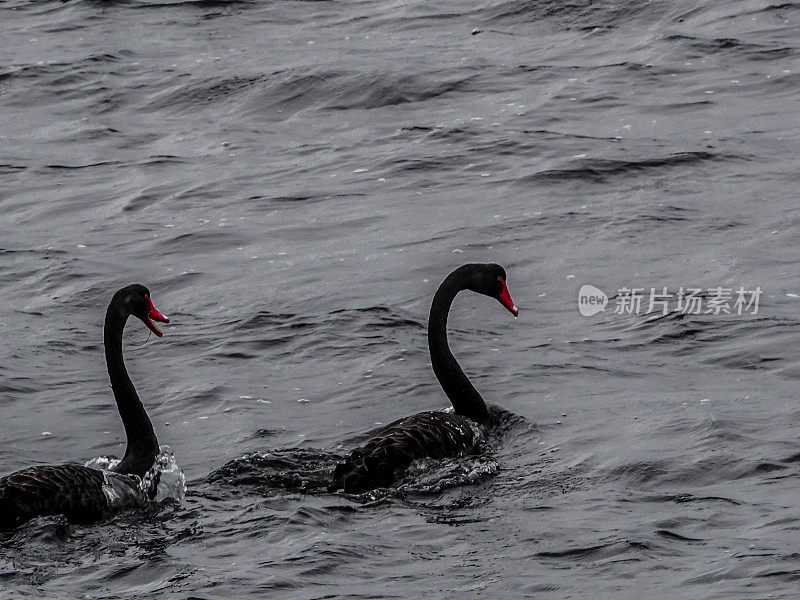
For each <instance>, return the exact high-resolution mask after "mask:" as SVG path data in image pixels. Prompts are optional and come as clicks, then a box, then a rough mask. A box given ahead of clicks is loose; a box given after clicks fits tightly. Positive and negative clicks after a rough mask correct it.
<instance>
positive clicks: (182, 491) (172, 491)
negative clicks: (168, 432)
mask: <svg viewBox="0 0 800 600" xmlns="http://www.w3.org/2000/svg"><path fill="white" fill-rule="evenodd" d="M119 463H120V460H119V459H118V458H114V457H110V456H99V457H97V458H93V459H91V460H89V461H87V462H86V463H85V466H87V467H91V468H92V469H98V470H100V471H103V493H104V494H105V495H106V498H108V503H109V505H110V506H111V507H113V508H115V509H124V508H133V507H140V506H144V505H145V504H147V503H148V502H155V503H160V502H164V501H165V500H175V501H177V502H181V501H183V499H184V498H185V497H186V475H185V474H184V473H183V470H182V469H181V468H180V466H179V465H178V463H177V462H175V456H174V455H173V453H172V448H170V447H169V446H166V445H164V446H160V447H159V452H158V455H157V456H156V458H155V461H154V462H153V466H152V467H150V470H149V471H147V473H145V474H144V477H142V478H139V477H138V476H136V475H122V474H120V473H114V472H113V471H111V469H113V468H114V467H115V466H117V465H118V464H119Z"/></svg>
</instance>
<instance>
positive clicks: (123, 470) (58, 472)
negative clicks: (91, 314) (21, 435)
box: [0, 284, 169, 529]
mask: <svg viewBox="0 0 800 600" xmlns="http://www.w3.org/2000/svg"><path fill="white" fill-rule="evenodd" d="M130 315H133V316H134V317H137V318H139V319H141V320H142V321H143V322H144V324H145V325H147V327H148V329H150V331H152V332H153V333H155V334H156V335H157V336H159V337H161V335H162V333H161V330H160V329H159V328H158V327H157V326H156V325H155V323H153V321H159V322H161V323H169V319H168V318H167V317H165V316H164V315H162V314H161V313H160V312H158V311H157V310H156V309H155V307H154V306H153V302H152V301H151V300H150V292H149V291H148V289H147V288H146V287H144V286H143V285H138V284H134V285H129V286H127V287H124V288H122V289H121V290H119V291H117V293H116V294H114V297H113V298H112V299H111V303H110V304H109V305H108V310H107V311H106V320H105V325H104V327H103V341H104V344H105V353H106V365H107V366H108V375H109V377H110V379H111V387H112V389H113V391H114V399H115V400H116V401H117V408H118V409H119V414H120V416H121V417H122V423H123V425H124V426H125V435H126V436H127V439H128V447H127V449H126V450H125V456H124V458H123V459H122V461H120V463H119V464H117V465H116V466H114V467H113V468H112V469H111V471H112V473H107V472H104V471H100V470H98V469H93V468H90V467H84V466H81V465H77V464H65V465H42V466H36V467H28V468H27V469H22V470H21V471H17V472H15V473H12V474H11V475H7V476H5V477H2V478H0V529H10V528H13V527H16V526H17V525H20V524H22V523H24V522H26V521H28V520H29V519H32V518H33V517H37V516H43V515H57V514H63V515H64V516H65V517H67V519H69V520H71V521H76V522H84V523H86V522H93V521H97V520H99V519H101V518H103V517H104V516H105V515H107V514H109V512H111V510H112V509H113V508H115V507H118V506H123V505H125V503H126V502H127V503H135V500H136V499H137V498H140V497H141V492H139V487H138V486H139V482H140V481H141V478H142V477H144V475H145V473H147V471H148V470H149V469H150V467H151V466H153V462H154V460H155V458H156V456H157V455H158V452H159V448H158V440H157V439H156V434H155V432H154V431H153V425H152V424H151V423H150V419H149V418H148V417H147V413H146V412H145V410H144V406H142V403H141V401H140V400H139V396H137V395H136V389H135V388H134V387H133V383H132V382H131V379H130V377H129V376H128V372H127V371H126V370H125V363H124V361H123V359H122V330H123V329H124V328H125V322H126V321H127V320H128V316H130ZM133 475H135V476H136V477H131V476H133Z"/></svg>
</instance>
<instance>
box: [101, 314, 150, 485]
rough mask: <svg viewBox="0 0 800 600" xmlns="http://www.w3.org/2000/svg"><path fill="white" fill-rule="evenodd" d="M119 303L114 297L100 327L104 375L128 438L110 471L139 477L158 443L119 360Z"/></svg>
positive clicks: (121, 325) (121, 326) (122, 325)
mask: <svg viewBox="0 0 800 600" xmlns="http://www.w3.org/2000/svg"><path fill="white" fill-rule="evenodd" d="M121 304H122V303H121V302H119V301H117V298H115V299H114V300H113V301H112V302H111V304H110V305H109V307H108V311H107V312H106V321H105V326H104V327H103V340H104V342H105V349H106V365H107V366H108V376H109V378H110V379H111V388H112V389H113V390H114V399H115V400H116V401H117V408H118V409H119V414H120V416H121V417H122V424H123V425H124V426H125V435H126V436H127V438H128V447H127V448H126V450H125V456H124V457H123V459H122V461H121V462H120V463H119V464H118V465H117V466H116V467H114V469H113V470H114V471H116V472H118V473H129V474H133V475H138V476H139V477H143V476H144V474H145V473H147V471H148V470H149V469H150V467H151V466H153V462H154V461H155V457H156V455H157V454H158V440H157V439H156V434H155V432H154V431H153V424H152V423H151V422H150V419H149V417H148V416H147V413H146V412H145V410H144V406H142V402H141V400H139V396H138V395H137V394H136V388H134V387H133V382H132V381H131V378H130V377H129V376H128V371H127V370H126V369H125V362H124V361H123V359H122V330H123V329H124V328H125V322H126V321H127V320H128V314H129V313H128V311H126V310H125V309H124V307H123V306H122V305H121Z"/></svg>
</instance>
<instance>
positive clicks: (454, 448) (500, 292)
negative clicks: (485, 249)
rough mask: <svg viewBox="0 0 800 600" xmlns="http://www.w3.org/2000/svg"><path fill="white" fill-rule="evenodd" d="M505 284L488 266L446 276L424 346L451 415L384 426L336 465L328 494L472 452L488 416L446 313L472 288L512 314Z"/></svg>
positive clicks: (367, 486)
mask: <svg viewBox="0 0 800 600" xmlns="http://www.w3.org/2000/svg"><path fill="white" fill-rule="evenodd" d="M505 280H506V273H505V271H504V270H503V268H502V267H501V266H499V265H493V264H488V265H483V264H469V265H464V266H462V267H459V268H458V269H456V270H455V271H453V272H452V273H450V275H448V276H447V278H446V279H445V280H444V282H443V283H442V285H440V286H439V289H438V290H437V291H436V294H435V295H434V297H433V302H432V304H431V312H430V317H429V319H428V348H429V350H430V354H431V365H432V367H433V371H434V373H435V374H436V378H437V379H438V380H439V383H440V384H441V386H442V389H443V390H444V392H445V394H447V397H448V398H449V399H450V401H451V402H452V404H453V408H454V409H455V414H453V413H446V412H424V413H419V414H416V415H413V416H410V417H406V418H404V419H400V420H398V421H395V422H394V423H391V424H390V425H387V426H386V427H385V428H384V429H382V430H381V431H380V432H378V433H377V434H376V435H375V436H374V437H372V438H371V439H370V440H368V441H367V442H366V443H365V444H364V445H363V446H361V447H360V448H356V449H355V450H353V451H352V452H351V453H350V454H349V455H348V456H347V457H346V458H345V460H344V461H343V462H342V463H340V464H339V465H338V466H337V467H336V470H335V472H334V474H333V481H332V482H331V484H330V485H329V486H328V489H329V490H330V491H337V490H344V491H345V492H351V493H359V492H364V491H367V490H371V489H375V488H377V487H384V486H387V485H391V484H392V483H394V482H395V481H396V480H397V475H398V473H400V472H401V471H402V470H403V469H405V468H406V467H407V466H408V465H409V464H411V462H412V461H414V460H416V459H418V458H446V457H451V456H458V455H461V454H467V453H469V452H471V451H473V450H474V449H475V446H476V444H477V442H478V437H479V436H478V434H477V431H476V429H477V426H485V425H487V424H488V422H489V420H490V413H489V410H488V409H487V407H486V403H485V402H484V400H483V398H482V397H481V395H480V394H479V393H478V390H476V389H475V387H474V386H473V385H472V383H471V382H470V380H469V378H467V376H466V375H465V374H464V371H462V370H461V367H460V366H459V365H458V362H457V361H456V359H455V357H454V356H453V354H452V353H451V352H450V347H449V345H448V343H447V315H448V313H449V312H450V306H451V304H452V302H453V299H454V298H455V297H456V294H458V292H460V291H461V290H471V291H474V292H477V293H479V294H484V295H487V296H491V297H493V298H497V299H498V300H500V302H501V303H502V304H503V305H504V306H506V308H508V310H510V311H511V312H512V313H514V315H515V316H516V314H517V308H516V307H515V306H514V304H513V302H512V301H511V297H510V296H509V295H508V290H507V288H506V283H505Z"/></svg>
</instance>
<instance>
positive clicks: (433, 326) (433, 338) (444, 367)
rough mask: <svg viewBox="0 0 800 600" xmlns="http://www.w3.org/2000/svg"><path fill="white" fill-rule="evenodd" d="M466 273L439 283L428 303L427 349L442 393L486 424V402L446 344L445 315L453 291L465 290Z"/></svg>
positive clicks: (461, 412)
mask: <svg viewBox="0 0 800 600" xmlns="http://www.w3.org/2000/svg"><path fill="white" fill-rule="evenodd" d="M465 279H466V277H465V273H464V272H463V270H462V269H458V270H456V271H454V272H453V273H451V274H450V275H449V276H448V277H447V279H445V280H444V281H443V282H442V285H440V286H439V289H438V290H436V294H435V295H434V297H433V303H432V304H431V314H430V316H429V317H428V349H429V350H430V353H431V365H432V366H433V372H434V373H435V374H436V378H437V379H438V380H439V383H440V384H441V386H442V389H444V393H445V394H447V397H448V398H450V402H452V403H453V408H455V411H456V414H459V415H462V416H465V417H469V418H470V419H472V420H473V421H476V422H478V423H486V421H487V420H488V419H489V412H488V410H487V409H486V403H485V402H484V401H483V398H482V397H481V395H480V394H479V393H478V390H476V389H475V387H474V386H473V385H472V383H471V382H470V380H469V379H468V378H467V376H466V375H465V374H464V371H462V370H461V367H460V366H459V364H458V361H456V358H455V356H453V354H452V352H450V346H449V345H448V344H447V315H448V313H449V312H450V306H451V304H452V303H453V299H454V298H455V297H456V294H458V292H460V291H461V290H464V289H467V286H466V282H465Z"/></svg>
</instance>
